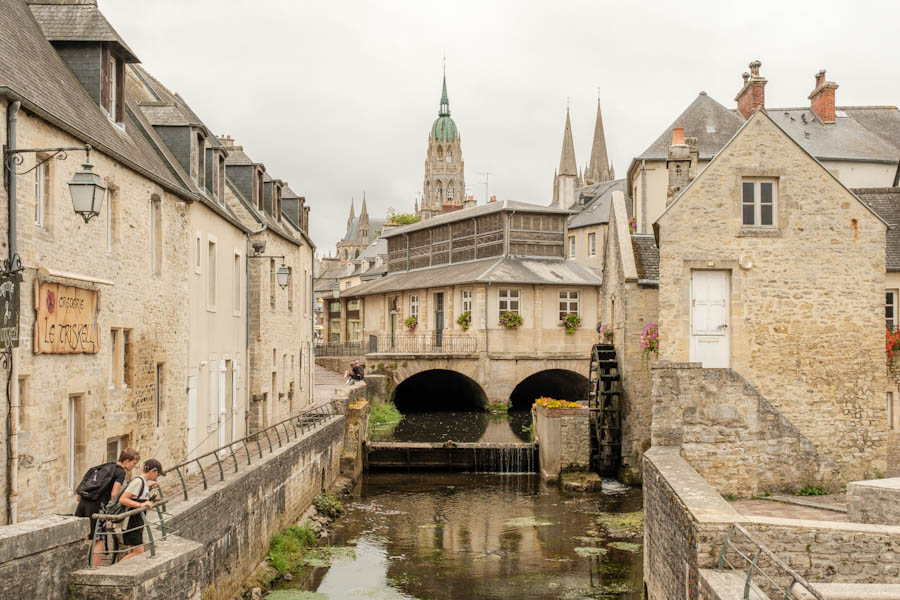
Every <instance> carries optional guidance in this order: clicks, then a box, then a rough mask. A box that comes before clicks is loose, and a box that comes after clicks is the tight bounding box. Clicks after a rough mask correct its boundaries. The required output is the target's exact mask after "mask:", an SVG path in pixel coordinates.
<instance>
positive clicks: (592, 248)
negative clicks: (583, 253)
mask: <svg viewBox="0 0 900 600" xmlns="http://www.w3.org/2000/svg"><path fill="white" fill-rule="evenodd" d="M588 255H589V256H597V234H596V233H589V234H588Z"/></svg>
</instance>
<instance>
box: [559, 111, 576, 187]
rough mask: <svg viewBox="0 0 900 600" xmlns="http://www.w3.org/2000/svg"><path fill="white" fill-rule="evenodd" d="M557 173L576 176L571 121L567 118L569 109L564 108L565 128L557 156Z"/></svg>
mask: <svg viewBox="0 0 900 600" xmlns="http://www.w3.org/2000/svg"><path fill="white" fill-rule="evenodd" d="M559 174H560V175H574V176H575V177H577V176H578V167H577V166H576V165H575V144H574V143H573V142H572V123H571V121H570V120H569V109H568V108H566V128H565V130H563V145H562V154H561V156H560V157H559Z"/></svg>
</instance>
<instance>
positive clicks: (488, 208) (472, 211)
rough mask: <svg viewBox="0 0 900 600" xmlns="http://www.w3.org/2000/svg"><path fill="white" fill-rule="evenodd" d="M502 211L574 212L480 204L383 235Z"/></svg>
mask: <svg viewBox="0 0 900 600" xmlns="http://www.w3.org/2000/svg"><path fill="white" fill-rule="evenodd" d="M502 210H515V211H516V212H536V213H557V214H566V213H568V214H571V213H572V211H571V210H568V209H565V208H559V207H556V206H540V205H538V204H530V203H528V202H516V201H513V200H504V201H503V202H488V203H487V204H479V205H477V206H472V207H469V208H461V209H459V210H455V211H453V212H451V213H446V214H443V215H438V216H436V217H432V218H430V219H425V220H423V221H419V222H418V223H413V224H412V225H404V226H403V227H397V228H395V229H391V230H390V231H385V232H384V233H382V235H383V236H384V237H386V238H388V237H393V236H395V235H400V234H403V233H411V232H413V231H418V230H420V229H427V228H429V227H434V226H436V225H443V224H445V223H452V222H454V221H462V220H464V219H471V218H472V217H480V216H482V215H489V214H492V213H495V212H500V211H502Z"/></svg>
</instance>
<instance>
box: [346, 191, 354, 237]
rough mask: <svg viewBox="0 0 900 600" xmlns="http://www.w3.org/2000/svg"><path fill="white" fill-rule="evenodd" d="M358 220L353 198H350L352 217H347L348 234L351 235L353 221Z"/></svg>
mask: <svg viewBox="0 0 900 600" xmlns="http://www.w3.org/2000/svg"><path fill="white" fill-rule="evenodd" d="M355 218H356V211H355V210H354V209H353V197H352V196H351V197H350V216H349V217H347V233H350V227H351V226H352V225H353V219H355Z"/></svg>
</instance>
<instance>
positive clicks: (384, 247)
mask: <svg viewBox="0 0 900 600" xmlns="http://www.w3.org/2000/svg"><path fill="white" fill-rule="evenodd" d="M387 253H388V244H387V240H386V239H384V238H383V237H379V238H378V239H376V240H375V241H374V242H372V243H371V244H369V245H368V247H367V248H366V249H365V250H363V251H362V253H361V254H360V255H359V258H360V260H364V259H367V258H372V259H374V258H375V257H376V256H380V255H381V256H387Z"/></svg>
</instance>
